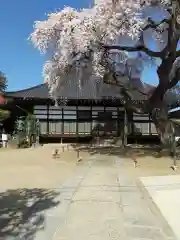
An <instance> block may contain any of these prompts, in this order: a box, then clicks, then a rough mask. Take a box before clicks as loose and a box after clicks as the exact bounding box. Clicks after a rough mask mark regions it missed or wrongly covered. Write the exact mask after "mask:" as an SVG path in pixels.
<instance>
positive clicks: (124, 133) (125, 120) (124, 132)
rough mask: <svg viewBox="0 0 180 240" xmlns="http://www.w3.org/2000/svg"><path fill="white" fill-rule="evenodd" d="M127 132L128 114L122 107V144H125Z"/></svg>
mask: <svg viewBox="0 0 180 240" xmlns="http://www.w3.org/2000/svg"><path fill="white" fill-rule="evenodd" d="M127 134H128V116H127V111H126V109H124V131H123V146H124V147H125V146H126V145H127Z"/></svg>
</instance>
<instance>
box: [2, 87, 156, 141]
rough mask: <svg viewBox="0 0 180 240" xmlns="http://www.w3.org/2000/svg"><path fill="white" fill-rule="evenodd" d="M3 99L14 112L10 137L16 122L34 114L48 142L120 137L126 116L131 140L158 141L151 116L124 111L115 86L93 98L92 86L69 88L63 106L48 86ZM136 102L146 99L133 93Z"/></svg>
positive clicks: (9, 123)
mask: <svg viewBox="0 0 180 240" xmlns="http://www.w3.org/2000/svg"><path fill="white" fill-rule="evenodd" d="M78 91H79V92H78ZM4 97H5V99H6V100H7V102H8V103H7V104H6V109H9V110H10V111H11V116H10V117H9V118H8V119H7V120H6V121H5V122H4V127H5V129H6V131H7V132H8V133H12V132H13V131H14V128H15V121H16V120H17V119H18V118H19V117H21V116H26V115H27V114H28V113H31V114H34V116H35V117H36V119H38V120H39V122H40V137H41V138H42V139H46V140H47V141H50V139H52V138H53V139H57V141H59V139H61V138H63V139H65V138H66V139H67V138H71V139H72V138H76V139H85V138H89V139H91V138H93V137H94V136H99V137H101V136H102V137H103V136H104V137H110V136H114V137H121V136H122V133H123V131H124V118H125V116H126V118H127V120H128V138H129V139H131V138H133V139H134V138H137V137H141V138H142V137H143V138H153V137H157V132H156V128H155V126H154V123H153V122H152V121H151V119H150V116H149V115H148V114H143V115H137V114H134V113H132V112H127V111H125V109H124V107H123V105H122V101H123V100H124V99H123V96H121V94H120V90H119V88H118V87H116V86H112V85H108V84H104V85H103V87H101V90H100V91H99V92H98V93H97V94H96V96H94V89H93V87H92V86H90V85H89V86H85V87H84V89H83V91H82V90H81V91H80V90H79V88H75V87H72V85H71V86H68V85H67V86H65V87H64V88H63V91H62V92H61V94H60V97H59V101H61V104H60V105H58V106H55V105H54V101H53V100H52V99H51V98H50V96H49V91H48V86H47V84H40V85H37V86H34V87H31V88H27V89H24V90H19V91H13V92H6V93H5V95H4ZM62 99H66V103H65V104H62V102H63V101H64V100H62ZM137 101H145V96H144V95H141V94H140V93H139V91H134V92H133V96H132V102H133V103H135V102H137ZM48 139H49V140H48Z"/></svg>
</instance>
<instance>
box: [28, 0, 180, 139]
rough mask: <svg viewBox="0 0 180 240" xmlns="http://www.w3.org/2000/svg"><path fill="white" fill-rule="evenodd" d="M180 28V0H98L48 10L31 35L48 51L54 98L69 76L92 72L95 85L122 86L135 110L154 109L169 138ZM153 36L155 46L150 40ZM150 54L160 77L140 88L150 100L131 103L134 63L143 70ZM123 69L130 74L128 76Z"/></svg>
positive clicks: (47, 66) (162, 132)
mask: <svg viewBox="0 0 180 240" xmlns="http://www.w3.org/2000/svg"><path fill="white" fill-rule="evenodd" d="M155 13H156V14H155ZM153 15H154V16H155V15H156V19H155V18H154V16H153ZM157 16H159V17H157ZM179 34H180V25H179V0H177V1H175V4H174V5H172V2H171V1H169V0H146V1H141V0H98V1H96V4H95V5H94V6H93V7H92V8H89V9H82V10H80V11H78V10H75V9H73V8H71V7H66V8H64V9H63V10H62V11H58V12H55V13H52V14H49V15H48V19H47V20H45V21H41V22H35V26H34V32H33V33H32V34H31V36H30V39H31V40H32V42H33V43H34V45H35V47H37V48H38V49H40V51H41V52H42V53H48V55H49V60H48V61H47V62H46V63H45V65H44V70H43V72H44V78H45V80H46V81H47V82H48V84H49V87H50V93H51V94H52V97H53V98H54V99H56V98H57V97H58V93H59V89H60V87H61V86H62V85H63V82H64V81H65V80H67V79H68V81H73V80H75V81H78V83H79V86H80V87H81V85H82V84H83V82H82V81H83V80H82V79H83V76H86V79H87V76H89V78H88V79H89V81H92V84H93V85H94V86H97V85H98V84H99V81H101V82H103V83H104V82H105V83H108V84H115V85H117V86H121V89H122V93H123V94H124V96H125V99H126V103H125V106H126V107H128V108H131V109H132V110H133V111H134V112H137V113H142V112H143V113H151V116H152V119H153V121H154V122H155V124H156V127H157V131H158V133H159V135H160V137H161V140H162V142H164V143H165V142H166V140H167V135H168V134H167V130H168V129H171V130H170V133H173V132H174V130H173V129H174V128H173V127H170V128H169V121H168V113H167V110H168V108H167V104H169V102H168V103H167V102H166V101H165V96H166V95H167V93H168V91H170V90H172V89H174V88H175V86H176V84H177V83H178V81H179V77H180V70H179V67H180V50H177V49H178V41H179ZM150 37H151V38H152V39H153V40H154V42H155V45H156V51H155V50H154V49H153V48H152V47H150V46H149V44H148V39H149V38H150ZM123 39H128V41H129V40H130V44H128V41H124V43H125V44H122V42H123V41H122V40H123ZM132 53H136V54H137V55H136V57H135V58H134V60H133V61H131V63H132V62H133V64H129V61H130V60H132V59H133V58H132ZM147 59H148V62H151V64H153V63H154V62H155V63H156V65H157V75H158V77H159V83H158V85H157V87H155V88H154V89H153V90H151V91H149V92H147V91H145V89H144V90H142V93H143V94H144V95H146V99H147V101H146V102H144V103H143V104H141V105H139V106H132V104H131V105H130V104H128V103H129V102H130V101H129V100H130V94H129V93H130V92H131V90H133V77H132V76H131V75H130V74H129V73H130V72H131V70H132V68H133V67H135V68H136V69H139V72H141V70H142V69H143V66H144V62H146V60H147ZM118 64H119V65H120V68H117V65H118ZM118 69H119V70H118ZM122 69H124V70H123V71H124V72H123V74H124V75H128V76H129V77H128V78H126V80H125V81H124V78H123V81H122V71H121V70H122ZM74 72H76V74H77V73H78V74H77V75H76V76H77V77H76V78H74V77H73V78H72V74H73V73H74ZM120 72H121V73H120ZM94 92H96V91H94Z"/></svg>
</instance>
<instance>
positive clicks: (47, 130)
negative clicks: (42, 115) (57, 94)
mask: <svg viewBox="0 0 180 240" xmlns="http://www.w3.org/2000/svg"><path fill="white" fill-rule="evenodd" d="M49 107H50V105H49V104H48V105H47V129H46V132H47V134H48V135H49Z"/></svg>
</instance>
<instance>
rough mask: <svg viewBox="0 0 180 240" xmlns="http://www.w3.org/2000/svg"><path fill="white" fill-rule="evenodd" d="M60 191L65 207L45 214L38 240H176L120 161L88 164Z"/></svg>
mask: <svg viewBox="0 0 180 240" xmlns="http://www.w3.org/2000/svg"><path fill="white" fill-rule="evenodd" d="M56 190H57V191H59V193H60V194H59V196H58V198H57V200H60V204H59V205H58V206H57V207H55V208H53V209H49V210H48V211H46V212H45V226H44V229H42V230H39V231H38V232H37V233H36V236H35V238H34V239H35V240H74V239H77V240H101V239H102V240H120V239H122V240H150V239H151V240H175V239H176V238H175V237H174V235H173V233H172V231H171V229H170V228H169V226H168V224H167V223H166V221H165V220H164V218H163V217H162V215H161V214H160V212H159V211H158V210H157V208H156V206H155V205H154V204H153V203H152V201H151V199H150V198H149V195H148V194H147V192H146V191H145V190H144V187H143V186H142V184H141V182H140V181H139V180H136V179H132V178H131V176H128V172H127V170H126V169H125V168H124V166H123V160H120V159H119V158H117V157H109V160H108V161H104V160H103V156H100V155H99V156H96V157H94V158H93V157H92V158H90V159H89V161H87V162H86V163H83V161H82V163H79V166H78V167H77V171H76V173H75V174H74V176H73V177H72V179H70V180H69V181H68V182H66V183H65V184H64V185H62V186H61V187H60V188H59V189H56ZM22 239H28V238H22Z"/></svg>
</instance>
